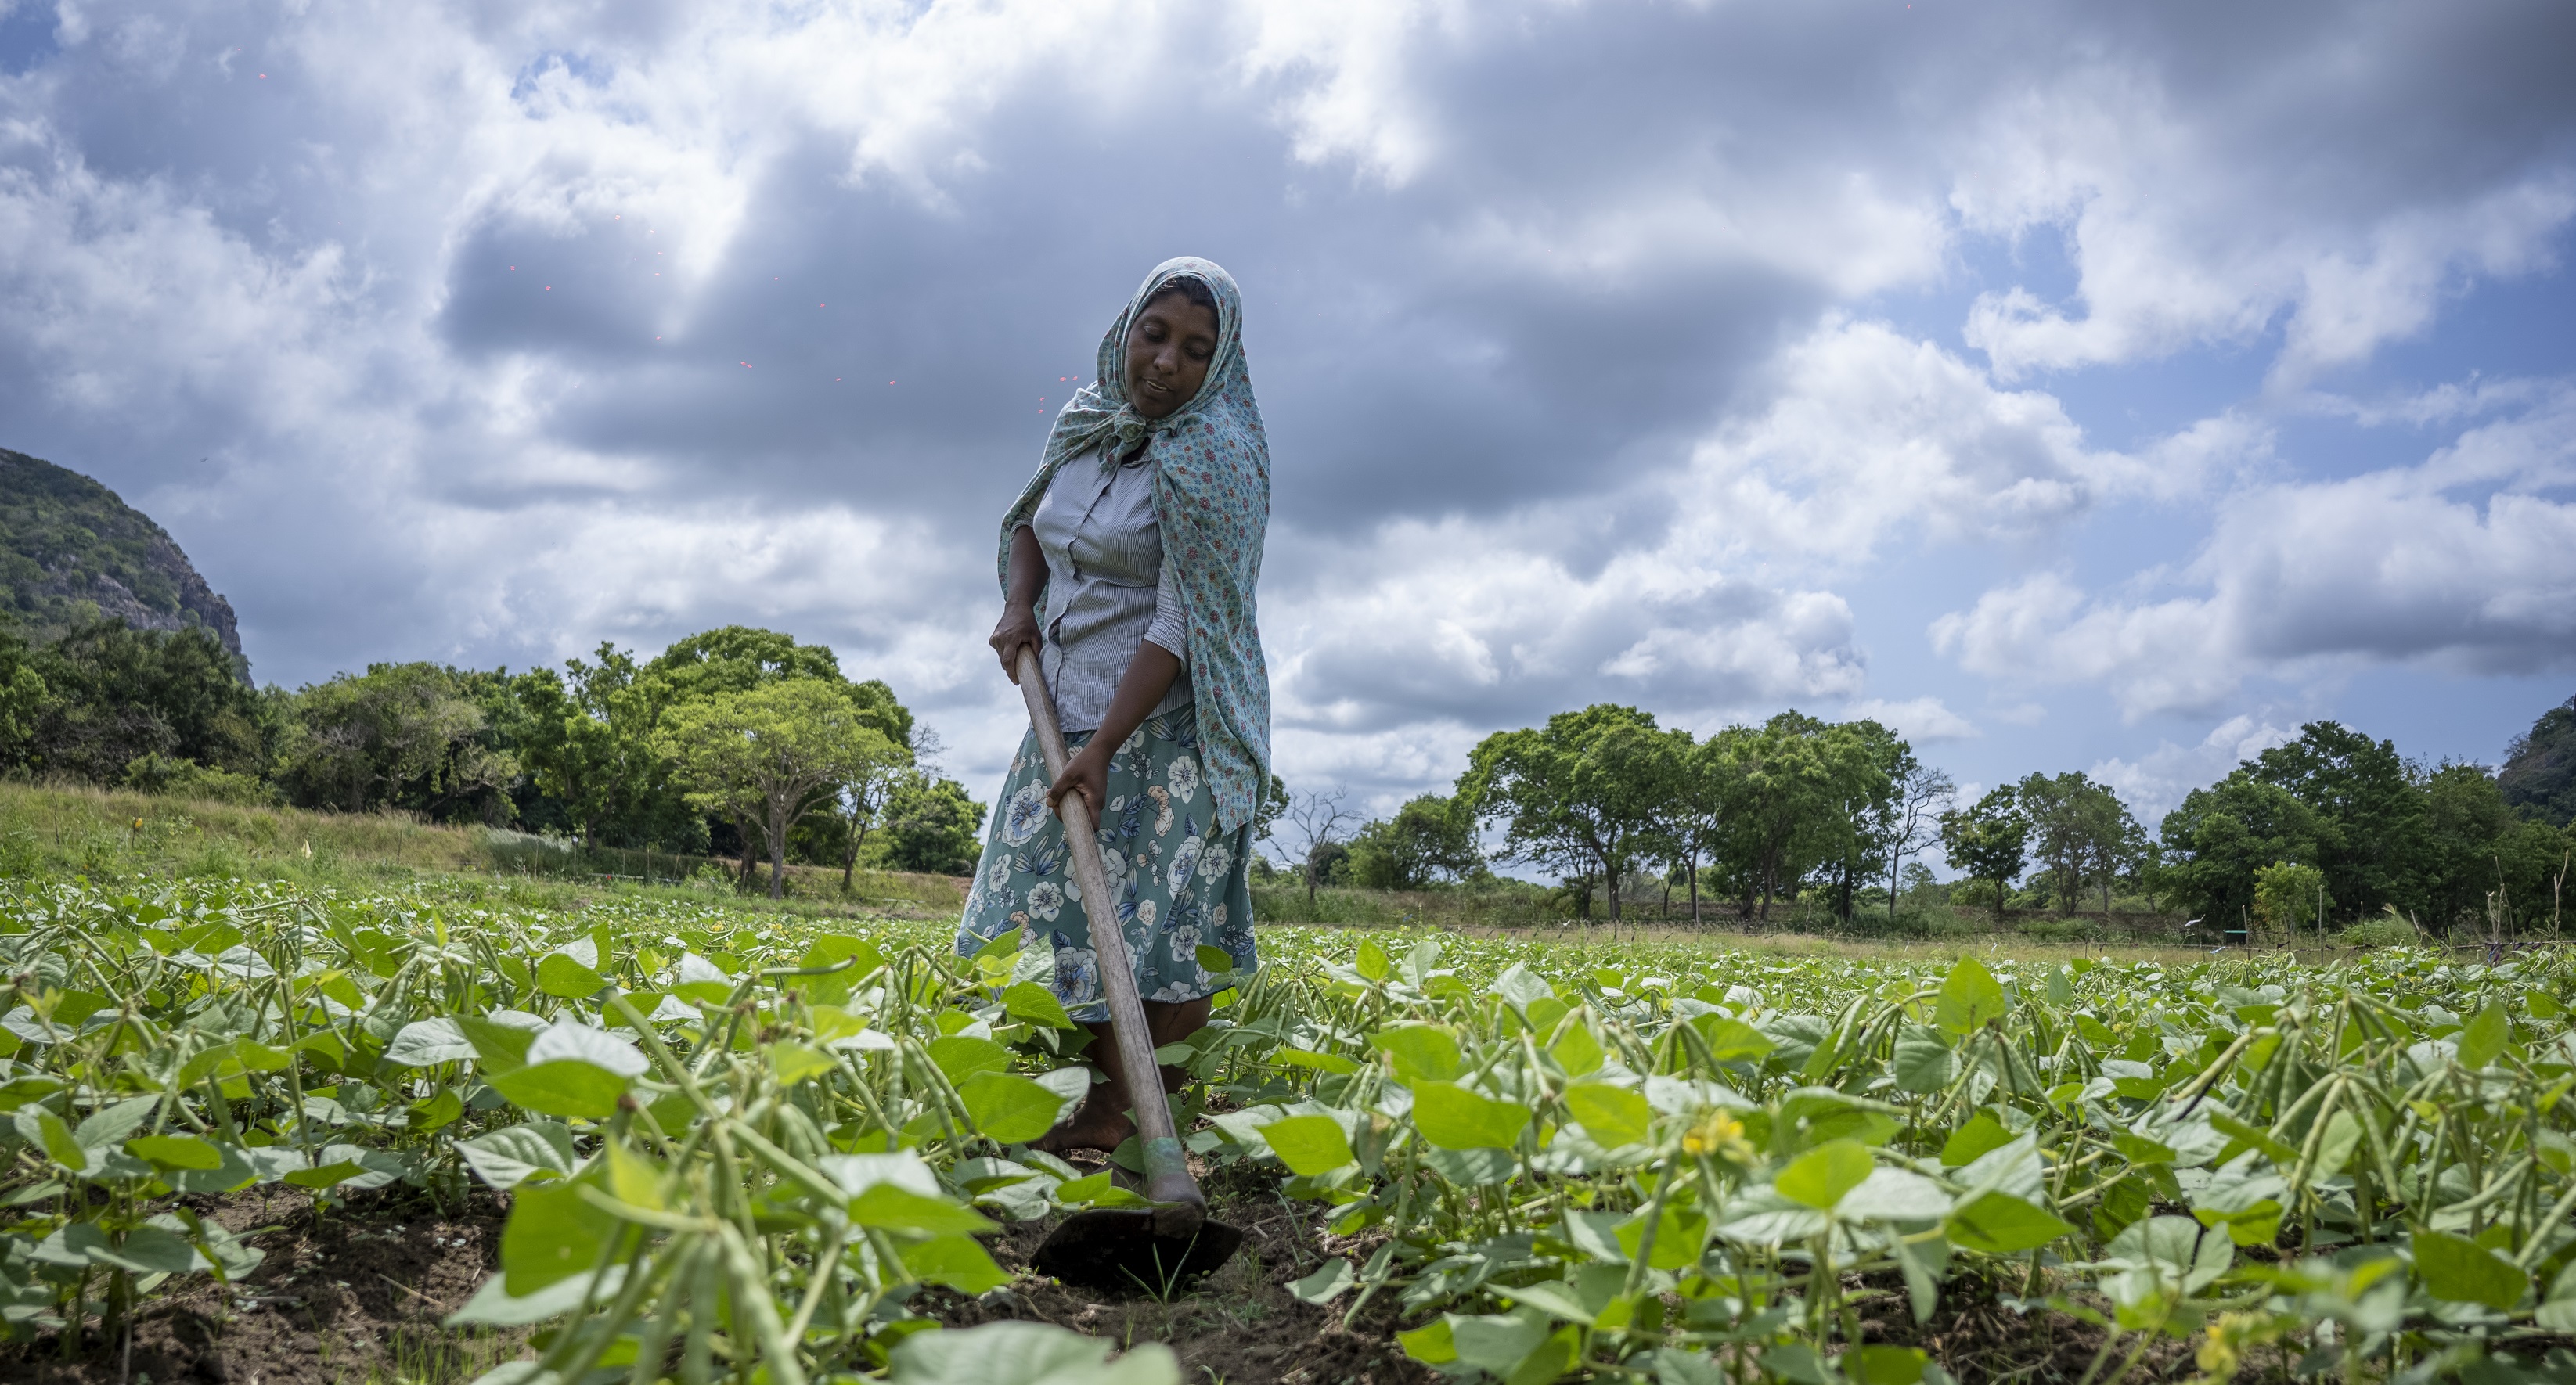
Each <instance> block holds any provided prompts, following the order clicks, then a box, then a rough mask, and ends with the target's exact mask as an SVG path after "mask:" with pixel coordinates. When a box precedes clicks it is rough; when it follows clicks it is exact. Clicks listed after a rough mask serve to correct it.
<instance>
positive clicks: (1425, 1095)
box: [1413, 1082, 1530, 1149]
mask: <svg viewBox="0 0 2576 1385" xmlns="http://www.w3.org/2000/svg"><path fill="white" fill-rule="evenodd" d="M1529 1121H1530V1109H1529V1108H1528V1107H1526V1106H1523V1105H1521V1104H1520V1103H1518V1102H1513V1101H1496V1100H1494V1099H1493V1098H1492V1097H1489V1096H1484V1095H1482V1094H1480V1093H1476V1092H1471V1091H1469V1090H1467V1089H1466V1088H1464V1087H1461V1086H1459V1085H1457V1084H1456V1083H1454V1082H1416V1083H1414V1084H1413V1128H1414V1129H1415V1130H1418V1131H1420V1132H1421V1134H1422V1138H1423V1139H1425V1140H1428V1141H1430V1142H1431V1143H1432V1144H1434V1145H1437V1146H1439V1147H1440V1148H1442V1149H1505V1148H1509V1147H1510V1146H1511V1145H1513V1144H1515V1143H1516V1142H1518V1141H1519V1139H1520V1136H1521V1129H1522V1127H1524V1126H1527V1125H1528V1124H1529Z"/></svg>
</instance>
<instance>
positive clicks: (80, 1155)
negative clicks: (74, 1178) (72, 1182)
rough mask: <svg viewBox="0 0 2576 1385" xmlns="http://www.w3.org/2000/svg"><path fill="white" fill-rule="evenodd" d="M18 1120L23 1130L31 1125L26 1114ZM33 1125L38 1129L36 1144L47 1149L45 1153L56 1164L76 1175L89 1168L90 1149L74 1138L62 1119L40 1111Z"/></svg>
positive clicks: (22, 1113)
mask: <svg viewBox="0 0 2576 1385" xmlns="http://www.w3.org/2000/svg"><path fill="white" fill-rule="evenodd" d="M18 1119H19V1128H20V1129H22V1130H23V1129H24V1128H25V1127H26V1125H27V1124H28V1123H29V1121H28V1117H27V1115H26V1113H24V1112H21V1113H19V1117H18ZM33 1124H34V1125H35V1127H36V1136H35V1142H36V1143H38V1144H41V1145H43V1146H44V1147H45V1153H47V1154H49V1155H51V1156H53V1160H54V1162H55V1163H57V1164H60V1165H62V1166H63V1167H64V1168H67V1169H70V1170H71V1171H72V1172H74V1173H79V1172H81V1171H82V1170H84V1169H87V1168H88V1167H89V1149H88V1148H87V1147H86V1146H84V1145H83V1144H81V1142H80V1141H79V1139H77V1138H76V1137H74V1136H73V1134H72V1128H71V1127H70V1126H69V1125H66V1124H64V1123H63V1118H62V1117H60V1116H57V1115H55V1114H54V1113H53V1112H51V1111H40V1112H38V1113H36V1115H35V1117H34V1120H33Z"/></svg>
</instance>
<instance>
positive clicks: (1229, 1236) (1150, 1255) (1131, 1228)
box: [1029, 1207, 1243, 1296]
mask: <svg viewBox="0 0 2576 1385" xmlns="http://www.w3.org/2000/svg"><path fill="white" fill-rule="evenodd" d="M1242 1244H1243V1233H1242V1232H1241V1231H1238V1230H1236V1229H1235V1228H1233V1227H1231V1226H1228V1225H1226V1224H1225V1223H1224V1222H1221V1221H1209V1222H1202V1223H1200V1225H1199V1230H1198V1234H1197V1235H1195V1236H1166V1235H1163V1234H1161V1233H1160V1232H1157V1231H1156V1230H1154V1214H1153V1213H1152V1212H1150V1211H1145V1210H1142V1209H1137V1208H1123V1207H1121V1208H1094V1209H1093V1210H1091V1211H1087V1212H1076V1213H1074V1214H1073V1215H1072V1216H1070V1217H1067V1218H1065V1219H1064V1225H1062V1226H1059V1227H1057V1228H1056V1229H1055V1233H1054V1234H1053V1235H1051V1236H1049V1237H1047V1238H1046V1244H1044V1245H1041V1246H1039V1247H1038V1252H1037V1254H1036V1255H1034V1256H1031V1257H1030V1259H1029V1264H1030V1266H1031V1267H1032V1268H1034V1269H1036V1270H1037V1272H1038V1273H1040V1274H1043V1275H1047V1276H1049V1277H1051V1278H1055V1279H1061V1280H1063V1281H1064V1282H1065V1283H1067V1284H1080V1285H1082V1286H1084V1287H1086V1288H1092V1289H1104V1290H1108V1289H1116V1290H1125V1291H1128V1292H1131V1293H1132V1292H1136V1291H1139V1290H1141V1291H1143V1292H1146V1293H1150V1294H1154V1295H1157V1296H1161V1295H1168V1294H1172V1293H1176V1292H1178V1291H1179V1290H1180V1289H1181V1288H1183V1287H1184V1286H1186V1285H1187V1284H1188V1283H1189V1282H1190V1281H1191V1280H1194V1279H1196V1278H1198V1277H1199V1276H1200V1275H1203V1274H1206V1273H1207V1272H1208V1271H1210V1270H1213V1269H1215V1268H1216V1267H1217V1266H1219V1265H1222V1264H1224V1263H1225V1262H1226V1261H1227V1260H1228V1259H1230V1258H1232V1256H1233V1255H1234V1252H1235V1250H1236V1248H1237V1247H1239V1246H1241V1245H1242Z"/></svg>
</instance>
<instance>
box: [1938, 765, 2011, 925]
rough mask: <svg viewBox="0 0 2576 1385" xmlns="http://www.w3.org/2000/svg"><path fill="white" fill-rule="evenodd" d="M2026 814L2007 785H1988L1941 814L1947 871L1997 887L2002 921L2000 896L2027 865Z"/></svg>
mask: <svg viewBox="0 0 2576 1385" xmlns="http://www.w3.org/2000/svg"><path fill="white" fill-rule="evenodd" d="M2030 830H2031V823H2030V817H2029V816H2028V815H2027V814H2025V813H2024V812H2023V811H2022V807H2021V798H2020V795H2019V794H2017V793H2016V792H2015V791H2014V790H2013V787H2012V786H2011V785H2009V784H2007V785H2005V786H2003V787H2002V788H1997V789H1989V790H1987V792H1986V796H1985V797H1983V798H1980V799H1978V800H1977V801H1976V802H1975V803H1973V804H1971V805H1969V806H1968V807H1965V808H1953V809H1951V810H1950V811H1949V812H1946V813H1943V814H1942V815H1941V846H1942V849H1943V852H1944V853H1945V856H1946V858H1947V859H1948V861H1949V863H1950V869H1952V870H1955V871H1962V872H1965V873H1966V874H1967V876H1968V877H1969V878H1970V879H1973V880H1984V881H1990V882H1992V883H1993V885H1994V891H1995V895H1994V898H1995V922H1996V923H1998V924H2001V923H2002V922H2003V921H2004V900H2005V899H2006V898H2007V897H2008V896H2009V895H2010V894H2011V886H2012V882H2013V881H2014V880H2016V879H2018V878H2020V876H2021V873H2022V868H2023V867H2024V866H2025V865H2027V864H2028V863H2029V860H2030V856H2029V848H2030Z"/></svg>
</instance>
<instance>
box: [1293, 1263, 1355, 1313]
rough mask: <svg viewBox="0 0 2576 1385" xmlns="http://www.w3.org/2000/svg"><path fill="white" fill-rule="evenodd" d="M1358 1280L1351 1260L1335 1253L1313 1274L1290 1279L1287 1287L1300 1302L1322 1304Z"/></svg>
mask: <svg viewBox="0 0 2576 1385" xmlns="http://www.w3.org/2000/svg"><path fill="white" fill-rule="evenodd" d="M1359 1282H1360V1281H1359V1276H1358V1275H1356V1274H1353V1273H1352V1272H1351V1262H1350V1261H1348V1260H1345V1259H1343V1258H1341V1257H1340V1256H1338V1255H1337V1256H1334V1257H1333V1258H1332V1259H1330V1260H1327V1261H1325V1262H1324V1267H1323V1268H1322V1269H1319V1270H1317V1271H1315V1272H1314V1273H1313V1274H1310V1275H1308V1276H1306V1277H1305V1278H1303V1279H1292V1280H1290V1281H1289V1282H1288V1286H1287V1287H1288V1294H1289V1296H1290V1297H1292V1298H1294V1299H1296V1300H1298V1301H1299V1302H1301V1303H1315V1304H1323V1303H1330V1302H1332V1301H1333V1300H1334V1299H1335V1298H1337V1297H1339V1296H1340V1295H1341V1293H1342V1292H1343V1291H1344V1290H1346V1289H1348V1288H1350V1287H1351V1286H1352V1285H1354V1284H1357V1283H1359Z"/></svg>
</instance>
